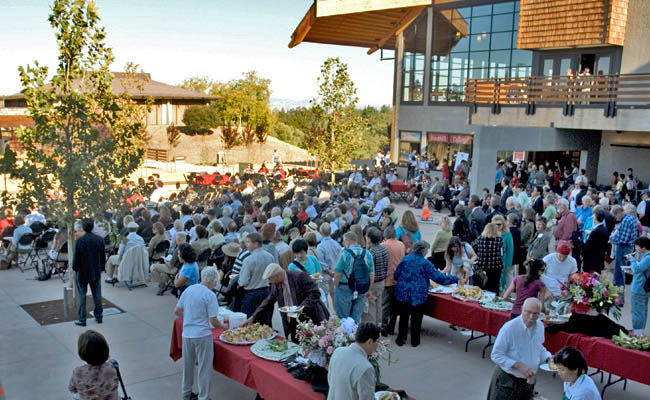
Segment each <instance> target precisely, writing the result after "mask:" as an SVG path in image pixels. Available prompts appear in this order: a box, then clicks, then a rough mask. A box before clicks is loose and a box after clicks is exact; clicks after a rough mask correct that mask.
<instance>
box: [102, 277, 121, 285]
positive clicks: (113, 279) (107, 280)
mask: <svg viewBox="0 0 650 400" xmlns="http://www.w3.org/2000/svg"><path fill="white" fill-rule="evenodd" d="M104 282H106V283H110V284H111V285H114V284H116V283H117V282H119V281H118V280H117V278H112V279H106V280H105V281H104Z"/></svg>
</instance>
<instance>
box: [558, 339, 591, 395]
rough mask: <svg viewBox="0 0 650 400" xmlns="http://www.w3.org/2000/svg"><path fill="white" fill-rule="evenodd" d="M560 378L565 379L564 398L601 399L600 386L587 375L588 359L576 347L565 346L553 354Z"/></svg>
mask: <svg viewBox="0 0 650 400" xmlns="http://www.w3.org/2000/svg"><path fill="white" fill-rule="evenodd" d="M553 362H554V363H555V365H556V367H557V370H558V374H559V375H560V379H562V380H563V381H564V394H563V396H562V400H601V397H600V393H599V392H598V387H596V384H595V383H594V381H593V380H592V379H591V378H590V377H589V375H587V369H588V368H589V367H587V361H586V360H585V358H584V356H583V355H582V353H581V352H580V350H578V349H576V348H575V347H570V346H568V347H565V348H563V349H562V350H560V351H559V352H558V353H557V354H556V355H555V356H553Z"/></svg>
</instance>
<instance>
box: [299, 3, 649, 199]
mask: <svg viewBox="0 0 650 400" xmlns="http://www.w3.org/2000/svg"><path fill="white" fill-rule="evenodd" d="M648 37H650V1H647V0H518V1H513V0H506V1H504V0H394V1H386V0H371V1H360V0H358V1H357V0H353V1H342V0H315V1H314V3H313V5H312V6H311V8H310V9H309V10H308V11H307V13H306V15H305V16H304V18H303V19H302V21H301V22H300V23H299V25H298V26H297V28H296V30H295V32H294V33H293V35H292V38H291V43H290V44H289V47H293V46H296V45H298V44H300V43H301V42H313V43H324V44H335V45H345V46H357V47H366V48H368V49H369V50H368V54H372V53H373V52H375V51H377V50H380V49H381V50H382V51H384V50H385V51H391V52H393V54H394V57H392V59H393V62H394V79H393V94H394V95H393V111H394V113H393V124H392V133H391V153H392V157H393V161H397V162H401V163H404V162H405V161H406V157H407V155H408V154H409V153H410V152H412V150H417V151H418V152H420V153H422V154H426V155H428V156H429V158H430V159H433V160H438V161H441V160H442V159H443V158H447V159H449V160H450V163H451V165H453V163H454V162H455V160H456V158H457V156H458V155H459V154H460V155H461V156H464V154H463V153H465V154H467V157H468V158H469V160H470V162H471V166H472V168H471V173H470V184H471V189H472V192H473V193H478V192H479V191H480V190H481V188H483V187H488V188H491V187H493V186H494V178H495V165H496V162H497V160H498V159H500V158H511V157H512V158H514V159H520V160H523V161H535V162H537V163H542V162H544V161H546V160H559V161H560V162H561V163H562V164H564V165H570V164H571V163H572V162H576V163H577V164H578V165H579V166H580V167H581V168H585V169H586V170H587V176H588V177H589V178H590V179H591V180H594V181H596V182H598V183H599V184H607V183H609V181H610V178H611V174H612V172H613V171H618V172H625V171H626V170H627V168H630V167H631V168H633V169H634V173H635V175H636V176H637V177H639V178H640V179H642V180H643V181H644V182H646V183H647V182H648V181H649V180H650V168H649V167H650V161H649V160H650V51H648V48H647V38H648ZM382 58H383V57H382Z"/></svg>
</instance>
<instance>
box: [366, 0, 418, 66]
mask: <svg viewBox="0 0 650 400" xmlns="http://www.w3.org/2000/svg"><path fill="white" fill-rule="evenodd" d="M425 8H426V6H419V7H413V8H412V9H411V10H409V11H408V12H407V13H406V14H404V16H403V17H402V18H401V19H400V20H399V21H398V22H397V24H395V27H394V29H392V30H391V31H390V32H389V33H387V34H386V35H385V36H384V37H382V38H381V40H380V41H379V42H377V44H376V45H374V46H373V47H372V48H371V49H370V50H368V55H370V54H372V53H374V52H375V51H377V50H379V49H380V48H381V47H382V46H383V45H384V44H386V42H387V41H388V40H389V39H390V38H392V37H393V36H397V35H399V34H400V33H402V32H404V30H405V29H406V28H407V27H408V26H409V25H410V24H411V22H413V21H415V19H416V18H417V17H418V16H419V15H420V13H421V12H422V10H424V9H425Z"/></svg>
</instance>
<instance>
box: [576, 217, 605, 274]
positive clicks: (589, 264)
mask: <svg viewBox="0 0 650 400" xmlns="http://www.w3.org/2000/svg"><path fill="white" fill-rule="evenodd" d="M604 221H605V210H603V208H602V207H601V206H597V207H596V208H595V209H594V226H593V228H592V230H591V233H590V234H589V238H588V239H587V243H585V247H584V248H583V250H582V257H583V258H584V261H583V263H582V265H583V270H584V271H587V272H589V271H596V272H598V273H599V274H600V273H601V272H602V271H603V268H605V253H606V252H607V242H608V241H609V232H608V231H607V228H606V227H605V224H604Z"/></svg>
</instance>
